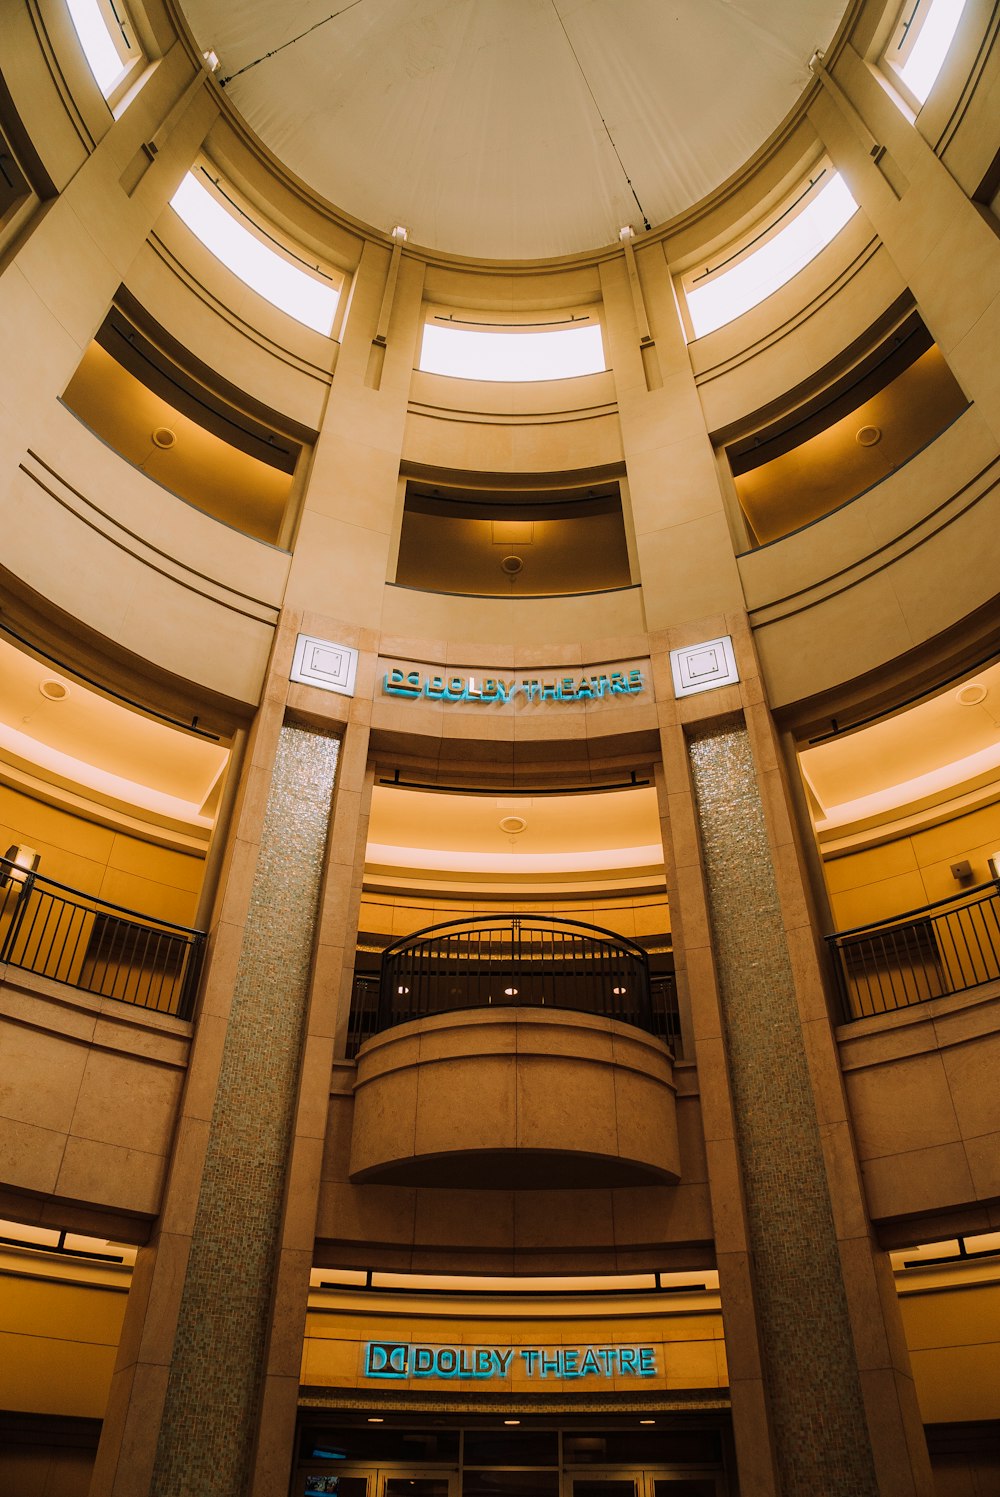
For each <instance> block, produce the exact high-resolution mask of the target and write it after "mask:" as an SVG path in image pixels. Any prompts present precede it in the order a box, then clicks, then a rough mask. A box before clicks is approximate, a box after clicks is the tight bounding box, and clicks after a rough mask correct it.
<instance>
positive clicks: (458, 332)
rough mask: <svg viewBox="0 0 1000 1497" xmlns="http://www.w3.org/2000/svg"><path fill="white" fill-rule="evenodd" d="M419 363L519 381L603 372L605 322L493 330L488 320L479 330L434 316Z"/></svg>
mask: <svg viewBox="0 0 1000 1497" xmlns="http://www.w3.org/2000/svg"><path fill="white" fill-rule="evenodd" d="M417 367H418V368H419V369H421V370H423V371H424V373H426V374H446V375H450V376H451V377H452V378H453V379H480V380H492V381H498V382H502V383H505V384H513V383H529V382H531V381H536V380H547V379H574V378H576V377H577V376H578V375H581V374H600V373H602V372H603V371H604V370H605V369H606V368H607V364H606V362H605V358H604V343H603V341H602V339H601V329H600V326H599V324H598V323H596V322H594V321H591V320H590V319H589V318H588V320H587V321H586V322H584V323H582V324H580V325H577V326H575V327H567V326H565V324H564V323H563V324H561V325H558V326H557V325H553V324H552V323H548V324H546V326H545V327H544V328H539V327H538V325H537V324H534V325H515V324H510V323H508V324H501V323H498V324H495V325H494V326H492V327H490V328H489V330H488V331H487V330H486V325H485V324H483V323H479V324H478V329H474V328H472V327H469V326H468V325H466V326H455V324H454V323H453V322H452V321H451V320H450V319H449V320H448V321H447V322H445V321H444V320H443V319H432V320H430V321H428V322H427V323H425V325H424V335H423V341H422V343H421V346H420V358H419V362H418V365H417Z"/></svg>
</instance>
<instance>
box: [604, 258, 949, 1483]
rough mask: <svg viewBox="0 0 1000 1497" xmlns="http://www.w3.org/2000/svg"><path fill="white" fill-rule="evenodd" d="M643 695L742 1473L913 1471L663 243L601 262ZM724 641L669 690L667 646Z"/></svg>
mask: <svg viewBox="0 0 1000 1497" xmlns="http://www.w3.org/2000/svg"><path fill="white" fill-rule="evenodd" d="M601 276H602V285H603V290H604V298H605V314H606V325H607V330H608V339H609V345H610V352H611V361H612V363H613V367H614V369H615V381H616V389H617V394H618V404H619V412H620V418H621V430H622V441H623V447H624V454H625V460H626V465H627V471H628V478H629V492H630V496H631V503H632V510H633V518H634V524H635V533H636V542H637V549H638V556H639V565H640V570H641V580H642V584H643V594H644V598H645V601H646V607H647V613H648V618H649V625H650V628H651V630H652V631H653V632H652V633H651V636H650V647H651V655H652V660H653V669H654V675H655V679H656V686H657V699H658V702H659V704H660V707H659V711H660V720H661V740H662V748H663V760H664V776H665V787H666V811H667V815H666V823H667V844H668V855H667V862H668V872H669V875H670V877H671V878H672V880H673V882H672V883H671V885H670V893H671V907H672V911H673V919H674V920H675V922H676V931H677V934H676V937H675V949H676V950H677V952H678V984H679V988H680V989H681V992H682V1001H683V995H684V994H685V993H686V998H687V1001H688V1003H689V1005H690V1015H691V1023H692V1028H693V1032H694V1045H695V1059H696V1062H697V1067H698V1078H699V1088H700V1093H701V1103H702V1109H703V1116H704V1127H705V1137H706V1150H707V1159H708V1169H709V1183H710V1189H711V1196H712V1209H713V1215H714V1225H715V1233H716V1249H717V1254H718V1264H719V1272H720V1279H721V1288H722V1307H723V1316H724V1321H725V1330H726V1348H727V1355H728V1358H729V1365H730V1381H731V1388H732V1402H733V1427H734V1436H735V1440H736V1448H737V1456H738V1460H739V1466H740V1473H741V1490H743V1491H744V1492H745V1493H747V1494H753V1497H765V1494H771V1493H777V1492H780V1493H783V1494H786V1497H793V1494H794V1497H798V1494H799V1493H801V1492H806V1491H822V1492H823V1493H824V1494H825V1497H834V1494H841V1493H842V1494H844V1497H847V1494H851V1497H857V1494H861V1493H866V1492H867V1493H871V1494H874V1493H876V1492H879V1493H882V1494H888V1493H893V1494H898V1497H903V1494H907V1497H915V1494H917V1493H920V1494H922V1497H927V1494H929V1492H930V1473H929V1464H928V1459H927V1453H926V1447H925V1444H924V1440H923V1431H922V1428H921V1426H920V1421H919V1415H918V1411H917V1406H916V1399H915V1397H914V1394H913V1388H912V1381H911V1380H910V1377H909V1366H908V1358H907V1353H906V1348H905V1344H904V1342H903V1337H902V1332H901V1324H900V1317H899V1309H898V1304H897V1303H896V1300H895V1295H894V1292H893V1289H892V1284H891V1281H890V1280H889V1274H888V1266H887V1262H886V1259H885V1256H884V1255H883V1254H881V1253H880V1252H879V1251H878V1250H877V1248H876V1247H875V1246H874V1245H873V1244H872V1242H871V1241H870V1238H869V1230H868V1224H867V1218H866V1215H865V1209H864V1201H863V1195H862V1189H861V1182H860V1175H859V1171H858V1166H857V1162H856V1159H855V1157H854V1153H853V1147H852V1142H851V1135H850V1127H849V1121H848V1117H847V1112H846V1106H845V1102H844V1096H843V1088H842V1084H841V1078H840V1071H839V1063H838V1058H837V1054H836V1050H835V1046H834V1043H833V1037H832V1030H831V1023H830V1018H829V1016H828V1013H827V1010H826V1004H825V994H824V987H823V982H822V977H821V969H820V954H819V953H818V952H817V950H816V946H815V936H814V934H813V931H814V926H815V921H814V918H813V913H812V911H811V909H810V907H809V903H808V899H807V893H806V890H807V879H806V875H805V868H804V864H803V863H802V862H801V860H800V858H799V848H798V843H797V836H796V832H795V827H794V821H793V817H792V815H791V813H790V810H789V806H790V802H789V798H788V794H787V789H786V786H785V783H784V780H783V777H782V774H781V771H780V766H779V759H778V755H777V752H776V747H775V739H774V733H773V728H772V724H771V718H770V713H769V711H768V709H767V706H766V704H765V701H764V691H763V684H762V682H761V680H760V678H759V671H758V667H757V664H756V659H755V654H754V649H753V643H752V640H751V637H750V632H749V628H748V625H747V620H746V614H745V610H744V603H743V598H742V592H741V588H740V584H739V578H738V573H737V569H736V564H735V559H734V554H733V544H732V540H731V537H730V533H729V528H728V524H727V520H726V515H725V509H724V501H723V497H722V493H721V490H720V486H719V479H718V472H717V468H716V465H715V460H714V454H713V452H712V448H711V443H710V442H709V440H708V437H707V434H706V431H705V423H704V419H703V416H702V412H701V407H700V402H699V400H698V394H697V390H696V387H695V384H694V379H693V375H692V371H691V366H690V361H689V358H688V353H687V348H686V345H685V342H684V338H683V334H682V331H681V326H680V319H679V316H678V312H677V307H676V302H675V299H674V293H673V287H672V285H671V281H670V275H669V269H668V266H667V262H666V259H665V257H664V255H663V252H662V250H661V248H660V247H659V246H658V245H655V244H651V245H648V246H643V245H642V244H641V241H636V242H635V243H634V255H633V256H632V257H630V256H629V254H628V252H627V251H625V252H623V254H622V256H621V257H613V258H612V259H610V260H609V261H607V262H605V263H604V264H603V265H602V268H601ZM726 634H728V635H730V636H732V637H733V639H734V641H735V648H736V653H737V663H738V666H739V674H740V677H741V680H740V683H739V684H738V685H734V686H729V687H724V688H721V689H717V690H714V691H708V692H704V693H701V694H697V695H694V696H689V697H683V698H681V699H680V700H676V699H675V698H674V692H673V686H672V679H671V673H670V668H669V651H670V650H671V649H672V648H682V647H686V646H690V645H694V644H698V643H700V642H702V641H706V640H711V639H713V638H716V637H718V636H720V635H726Z"/></svg>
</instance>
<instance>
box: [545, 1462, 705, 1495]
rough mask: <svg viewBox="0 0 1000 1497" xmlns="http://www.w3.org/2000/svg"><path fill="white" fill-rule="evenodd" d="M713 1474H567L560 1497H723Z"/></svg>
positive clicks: (690, 1470)
mask: <svg viewBox="0 0 1000 1497" xmlns="http://www.w3.org/2000/svg"><path fill="white" fill-rule="evenodd" d="M724 1494H725V1488H724V1486H723V1485H722V1477H721V1474H720V1473H719V1472H716V1471H704V1470H702V1471H698V1470H697V1469H696V1468H693V1467H688V1468H687V1469H685V1468H684V1467H677V1468H676V1469H674V1470H660V1471H587V1472H582V1473H580V1474H579V1475H577V1474H575V1473H570V1472H568V1473H567V1474H566V1477H565V1483H564V1488H563V1497H724Z"/></svg>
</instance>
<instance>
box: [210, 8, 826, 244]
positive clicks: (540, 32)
mask: <svg viewBox="0 0 1000 1497" xmlns="http://www.w3.org/2000/svg"><path fill="white" fill-rule="evenodd" d="M182 5H183V9H184V11H185V13H186V15H187V17H188V21H189V24H190V26H191V29H192V31H193V33H194V36H195V38H196V40H197V42H198V44H199V46H200V47H201V48H202V49H203V50H208V49H214V51H215V52H216V53H217V55H218V57H219V59H220V69H219V77H220V78H221V79H226V80H228V81H227V82H226V84H225V86H226V92H227V94H228V96H229V98H230V100H231V101H232V103H233V105H234V106H235V107H236V108H237V109H238V110H239V112H240V113H241V114H242V115H243V117H244V119H245V120H246V121H247V123H248V124H249V125H250V126H251V128H252V129H253V130H254V131H255V132H256V133H257V135H258V136H259V137H260V139H261V140H262V141H263V142H264V144H265V145H266V146H267V147H268V148H269V149H270V150H271V151H272V152H273V153H274V154H275V155H276V156H278V157H279V158H280V159H281V160H282V161H284V162H285V164H286V165H287V166H288V167H289V168H290V169H291V170H292V171H293V172H294V173H295V174H296V175H297V176H299V177H300V178H302V180H303V181H304V182H306V183H307V184H308V185H309V186H310V187H312V188H313V189H314V190H315V191H317V192H319V193H320V194H321V195H322V196H323V197H324V198H326V199H327V200H328V201H330V202H332V203H335V204H337V205H338V206H339V207H340V208H342V209H344V210H345V211H346V212H348V213H350V214H351V215H352V216H353V217H355V218H359V219H361V220H363V221H364V222H366V223H369V224H371V225H373V226H374V227H376V228H379V229H382V230H388V229H390V228H391V227H392V226H393V225H394V224H403V225H405V226H406V228H407V229H408V231H409V236H410V239H411V241H412V242H415V243H418V244H422V245H426V246H428V247H431V248H435V249H440V250H445V251H448V252H451V253H454V254H461V255H470V256H482V257H485V258H488V259H532V258H536V257H545V256H551V255H563V254H571V253H575V252H578V251H581V250H589V249H594V248H596V247H598V246H600V245H603V244H607V243H610V242H612V241H614V240H616V239H617V237H618V231H619V228H620V227H621V225H622V224H626V223H631V224H633V225H634V226H635V228H636V229H637V230H638V231H640V232H641V229H642V223H643V216H645V218H646V219H647V220H648V221H649V222H650V223H652V224H654V225H655V224H658V223H662V222H663V221H664V220H666V219H669V218H672V217H673V216H674V215H675V214H677V213H680V212H682V211H683V210H684V209H685V208H687V207H689V206H690V205H691V204H692V203H695V202H698V201H699V199H701V198H703V197H704V196H706V194H707V193H709V192H711V191H712V190H713V188H715V187H717V186H718V185H719V184H720V183H721V182H723V181H725V179H726V178H727V177H728V176H730V175H731V174H732V173H733V172H734V171H736V170H737V169H738V168H739V167H740V166H741V165H742V164H743V163H744V162H745V161H746V160H747V159H748V158H749V157H750V156H752V155H753V153H754V152H755V151H756V150H757V149H758V148H759V147H760V146H761V145H762V144H763V143H764V141H765V140H766V139H767V138H768V136H769V135H770V134H771V133H772V131H773V130H775V128H776V127H777V126H778V125H779V124H780V123H781V121H782V119H783V118H784V117H785V115H786V114H787V113H788V112H789V110H790V109H791V108H792V107H793V105H794V104H795V102H796V100H797V99H798V97H799V96H800V94H801V93H802V91H803V89H804V88H805V86H806V83H807V82H808V79H809V66H808V65H809V59H810V57H811V56H812V54H813V52H814V51H815V50H816V49H817V48H825V47H826V46H827V45H828V44H829V42H830V40H831V38H832V37H833V35H834V33H835V31H836V29H837V25H838V23H839V21H840V19H841V17H842V15H843V13H844V11H845V9H846V8H847V7H846V6H845V5H844V3H843V0H340V3H338V0H244V3H241V4H238V5H235V4H233V0H182ZM310 28H314V29H310ZM302 33H308V34H306V35H304V36H302ZM300 36H301V40H293V38H297V37H300ZM289 43H291V44H290V45H288V44H289ZM267 53H274V54H275V55H273V56H270V57H266V56H265V54H267ZM258 59H263V60H258ZM628 178H630V179H631V183H632V188H634V195H633V191H632V189H631V188H630V186H629V181H628ZM636 199H638V202H637V201H636ZM640 204H641V209H640V206H639V205H640Z"/></svg>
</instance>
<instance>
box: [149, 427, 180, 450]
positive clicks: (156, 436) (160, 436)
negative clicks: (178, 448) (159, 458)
mask: <svg viewBox="0 0 1000 1497" xmlns="http://www.w3.org/2000/svg"><path fill="white" fill-rule="evenodd" d="M176 441H177V433H176V432H173V431H171V430H170V427H169V426H158V427H156V429H155V430H154V432H153V446H154V447H160V448H162V449H163V451H164V452H169V450H170V448H171V447H172V446H173V445H174V443H175V442H176Z"/></svg>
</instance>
